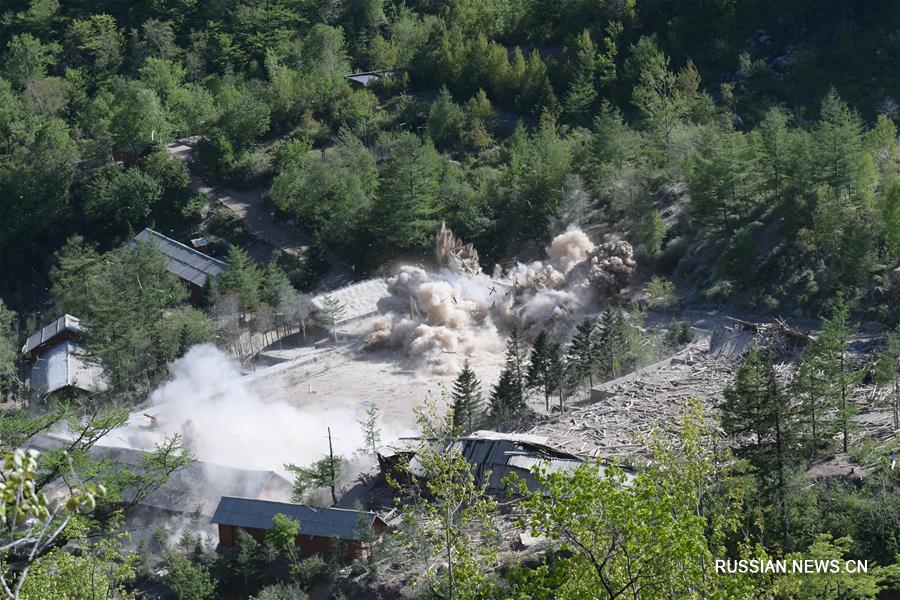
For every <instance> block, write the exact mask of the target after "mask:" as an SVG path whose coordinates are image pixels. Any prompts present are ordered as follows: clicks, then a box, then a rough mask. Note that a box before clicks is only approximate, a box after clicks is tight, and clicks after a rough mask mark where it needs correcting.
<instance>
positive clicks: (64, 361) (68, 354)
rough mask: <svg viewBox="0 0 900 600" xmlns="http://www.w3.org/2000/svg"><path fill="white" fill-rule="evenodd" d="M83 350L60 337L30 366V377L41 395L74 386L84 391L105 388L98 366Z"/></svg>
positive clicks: (97, 390) (101, 371)
mask: <svg viewBox="0 0 900 600" xmlns="http://www.w3.org/2000/svg"><path fill="white" fill-rule="evenodd" d="M84 356H85V350H84V348H82V347H81V346H79V345H78V344H76V343H75V342H73V341H72V340H60V341H59V342H58V343H56V344H53V345H51V346H50V347H49V348H47V350H46V351H44V352H42V353H41V354H40V357H38V358H37V359H36V360H35V361H34V364H33V365H31V369H30V373H29V379H30V381H31V385H32V387H33V388H34V389H35V390H37V391H38V392H39V393H40V394H41V395H42V396H46V395H47V394H52V393H53V392H56V391H59V390H62V389H66V388H74V389H78V390H83V391H85V392H101V391H103V390H105V389H107V383H106V380H105V379H104V377H103V369H102V368H101V367H100V365H98V364H95V363H91V362H89V361H87V360H86V359H85V357H84Z"/></svg>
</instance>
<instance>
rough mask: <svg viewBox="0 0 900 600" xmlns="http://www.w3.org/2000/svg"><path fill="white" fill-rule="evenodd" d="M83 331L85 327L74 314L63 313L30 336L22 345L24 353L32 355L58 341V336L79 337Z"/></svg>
mask: <svg viewBox="0 0 900 600" xmlns="http://www.w3.org/2000/svg"><path fill="white" fill-rule="evenodd" d="M82 333H84V327H82V325H81V321H80V320H78V319H77V318H75V317H73V316H72V315H63V316H61V317H60V318H58V319H56V320H55V321H53V322H52V323H50V324H49V325H47V326H46V327H43V328H42V329H41V330H40V331H38V332H37V333H35V334H33V335H32V336H31V337H29V338H28V340H26V341H25V346H23V347H22V354H24V355H25V356H26V357H30V356H31V355H32V354H36V353H40V351H41V350H43V349H45V348H47V347H48V346H49V345H50V344H51V343H53V342H55V341H57V339H58V338H61V337H71V338H77V337H80V336H81V334H82ZM35 351H37V352H35Z"/></svg>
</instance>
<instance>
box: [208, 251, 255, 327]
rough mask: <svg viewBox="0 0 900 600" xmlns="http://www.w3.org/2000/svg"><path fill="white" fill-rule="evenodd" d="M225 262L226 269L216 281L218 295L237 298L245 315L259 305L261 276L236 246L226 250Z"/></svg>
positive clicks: (245, 254)
mask: <svg viewBox="0 0 900 600" xmlns="http://www.w3.org/2000/svg"><path fill="white" fill-rule="evenodd" d="M227 262H228V267H227V268H226V269H225V271H223V272H222V274H221V275H220V276H219V278H218V279H217V280H216V284H217V285H218V290H219V293H220V294H222V295H223V296H235V297H237V298H238V299H239V300H240V303H241V312H243V313H245V314H246V313H247V312H248V311H252V310H254V309H255V308H256V305H257V304H259V288H260V284H261V282H262V275H261V274H260V270H259V268H257V266H256V265H255V264H254V263H253V261H252V260H251V259H250V257H249V256H247V253H246V252H244V251H243V250H241V249H240V248H238V247H237V246H232V247H231V248H230V249H229V250H228V260H227Z"/></svg>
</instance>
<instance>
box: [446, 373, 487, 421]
mask: <svg viewBox="0 0 900 600" xmlns="http://www.w3.org/2000/svg"><path fill="white" fill-rule="evenodd" d="M451 397H452V398H453V430H454V431H456V432H463V431H465V432H466V433H471V432H472V431H474V430H475V421H476V419H477V418H478V413H479V412H480V411H481V382H480V381H478V377H476V375H475V371H473V370H472V368H471V367H470V366H469V361H468V360H466V362H465V363H464V364H463V368H462V371H460V372H459V375H457V376H456V381H454V382H453V393H452V394H451Z"/></svg>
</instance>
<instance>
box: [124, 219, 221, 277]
mask: <svg viewBox="0 0 900 600" xmlns="http://www.w3.org/2000/svg"><path fill="white" fill-rule="evenodd" d="M131 243H132V245H134V244H138V243H147V244H153V245H154V246H156V248H157V249H158V250H159V251H160V252H162V253H163V254H164V255H165V256H166V258H168V259H169V262H168V264H167V265H166V268H167V269H168V270H169V272H170V273H172V274H173V275H175V276H176V277H179V278H180V279H183V280H185V281H189V282H191V283H192V284H194V285H196V286H199V287H203V286H204V285H205V284H206V278H207V276H209V277H218V276H219V275H221V274H222V271H224V270H225V267H226V266H227V265H226V264H225V263H224V262H222V261H221V260H217V259H215V258H213V257H211V256H207V255H206V254H203V253H202V252H199V251H197V250H194V249H193V248H191V247H190V246H186V245H184V244H182V243H181V242H176V241H175V240H173V239H171V238H168V237H166V236H164V235H163V234H161V233H159V232H157V231H153V230H152V229H144V230H143V231H142V232H140V233H139V234H137V235H136V236H135V237H134V239H133V240H131Z"/></svg>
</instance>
